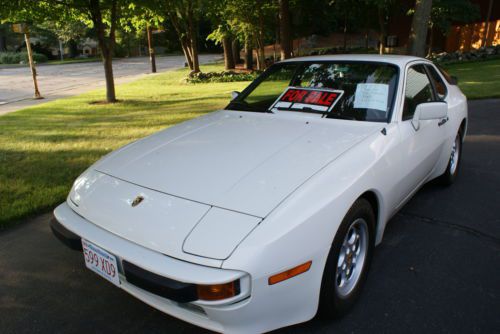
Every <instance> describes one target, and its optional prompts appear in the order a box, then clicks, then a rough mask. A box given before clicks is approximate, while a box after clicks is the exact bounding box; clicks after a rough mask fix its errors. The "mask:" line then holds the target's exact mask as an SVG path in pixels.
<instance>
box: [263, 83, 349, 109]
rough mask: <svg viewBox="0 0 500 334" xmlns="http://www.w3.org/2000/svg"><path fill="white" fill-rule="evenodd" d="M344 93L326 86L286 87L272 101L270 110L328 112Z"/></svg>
mask: <svg viewBox="0 0 500 334" xmlns="http://www.w3.org/2000/svg"><path fill="white" fill-rule="evenodd" d="M342 94H344V91H342V90H332V89H327V88H296V87H288V88H287V89H286V90H285V91H284V92H283V94H281V95H280V97H279V98H278V99H277V100H276V101H275V102H274V103H273V105H272V106H271V110H292V111H300V110H306V109H307V110H314V111H318V112H330V111H331V110H332V109H333V107H334V106H335V103H337V101H338V100H339V99H340V97H341V96H342Z"/></svg>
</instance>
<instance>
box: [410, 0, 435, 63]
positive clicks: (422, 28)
mask: <svg viewBox="0 0 500 334" xmlns="http://www.w3.org/2000/svg"><path fill="white" fill-rule="evenodd" d="M431 9H432V0H417V1H416V3H415V12H414V13H413V20H412V24H411V30H410V37H409V39H408V53H409V54H411V55H414V56H417V57H424V56H425V42H426V41H427V30H428V29H429V18H430V16H431Z"/></svg>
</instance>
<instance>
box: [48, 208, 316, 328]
mask: <svg viewBox="0 0 500 334" xmlns="http://www.w3.org/2000/svg"><path fill="white" fill-rule="evenodd" d="M54 217H55V221H54V223H53V224H54V226H53V227H52V229H53V231H54V234H55V235H56V236H57V237H58V238H59V239H63V242H64V243H66V244H67V245H69V246H70V247H71V246H73V247H72V248H76V249H78V244H79V243H80V242H81V238H84V239H86V240H88V241H90V242H91V243H93V244H96V245H98V246H100V247H102V248H103V249H105V250H106V251H108V252H109V253H111V254H113V255H115V256H116V257H117V260H118V266H119V267H121V268H119V272H120V273H121V275H120V287H121V288H122V289H124V290H125V291H127V292H128V293H130V294H131V295H133V296H134V297H136V298H138V299H140V300H141V301H143V302H145V303H146V304H148V305H150V306H152V307H154V308H156V309H158V310H160V311H162V312H164V313H167V314H169V315H172V316H174V317H176V318H179V319H181V320H184V321H186V322H189V323H192V324H195V325H197V326H200V327H204V328H207V329H210V330H213V331H217V332H231V333H258V332H266V331H270V330H273V329H276V328H280V327H284V326H288V325H292V324H296V323H299V322H304V321H307V320H309V319H311V318H312V317H313V316H314V315H315V314H316V310H317V305H318V299H319V295H318V292H319V290H318V287H319V283H320V281H321V276H322V269H323V266H324V261H325V258H323V256H322V255H321V254H322V252H320V253H318V254H319V255H318V257H317V258H316V257H312V260H313V266H312V267H311V269H310V270H309V271H308V272H306V273H304V274H302V275H299V276H296V277H294V278H293V279H289V280H287V281H285V282H283V283H280V284H275V285H268V281H267V280H268V277H269V275H270V274H272V273H276V272H277V270H276V271H275V270H273V271H272V272H251V271H248V270H247V271H239V270H231V269H222V268H214V267H207V266H203V265H199V264H193V263H189V262H186V261H182V260H178V259H175V258H172V257H169V256H166V255H164V254H161V253H158V252H156V251H153V250H150V249H148V248H145V247H143V246H140V245H138V244H135V243H133V242H130V241H128V240H126V239H123V238H121V237H118V236H117V235H115V234H113V233H110V232H108V231H106V230H104V229H102V228H100V227H99V226H97V225H95V224H93V223H91V222H89V221H87V220H86V219H84V218H83V217H81V216H79V215H78V214H76V213H75V212H74V211H73V210H72V209H71V208H70V207H69V206H68V204H66V203H63V204H61V205H60V206H59V207H57V208H56V210H55V211H54ZM125 262H128V263H132V264H134V265H136V266H140V268H141V269H142V270H145V271H147V272H149V273H152V274H154V275H157V276H159V277H163V278H167V279H170V280H173V281H176V282H180V283H181V284H207V285H208V284H223V283H228V282H232V281H235V280H238V279H239V280H240V286H241V291H240V294H239V295H238V296H235V297H232V298H230V299H226V300H223V301H217V302H206V301H200V300H197V301H192V302H179V301H175V300H173V299H172V298H164V297H162V296H160V295H158V294H156V293H152V292H149V291H146V290H145V289H144V286H143V288H141V287H139V286H138V285H134V284H132V283H131V282H129V281H127V279H126V277H125V275H124V274H123V263H125ZM242 263H243V264H245V263H246V262H242ZM277 263H278V264H279V263H280V262H279V261H278V262H277ZM314 263H317V264H319V265H316V266H315V265H314ZM283 269H285V268H283ZM136 283H137V282H136ZM146 288H147V287H146Z"/></svg>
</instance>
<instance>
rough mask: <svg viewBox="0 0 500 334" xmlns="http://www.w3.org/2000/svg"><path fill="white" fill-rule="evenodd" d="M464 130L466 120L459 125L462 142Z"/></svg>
mask: <svg viewBox="0 0 500 334" xmlns="http://www.w3.org/2000/svg"><path fill="white" fill-rule="evenodd" d="M466 129H467V118H464V119H463V120H462V123H460V136H461V137H462V141H463V140H464V136H465V130H466Z"/></svg>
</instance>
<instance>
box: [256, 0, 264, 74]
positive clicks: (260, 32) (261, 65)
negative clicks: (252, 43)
mask: <svg viewBox="0 0 500 334" xmlns="http://www.w3.org/2000/svg"><path fill="white" fill-rule="evenodd" d="M257 8H258V11H259V12H258V17H259V26H258V35H257V46H258V48H259V52H258V58H259V61H258V63H257V66H258V69H259V70H261V71H262V70H265V69H266V52H265V47H264V14H263V13H262V0H260V1H257Z"/></svg>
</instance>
